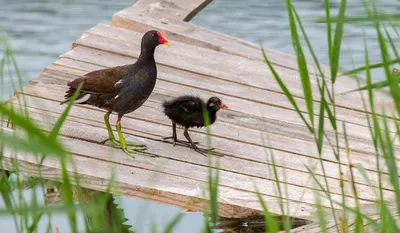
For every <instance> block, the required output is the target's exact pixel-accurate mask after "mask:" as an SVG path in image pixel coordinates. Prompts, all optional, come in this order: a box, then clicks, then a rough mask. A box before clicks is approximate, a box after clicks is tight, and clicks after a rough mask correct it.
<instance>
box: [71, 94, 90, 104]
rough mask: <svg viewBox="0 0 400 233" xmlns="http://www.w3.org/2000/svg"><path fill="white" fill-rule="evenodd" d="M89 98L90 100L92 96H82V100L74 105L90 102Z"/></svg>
mask: <svg viewBox="0 0 400 233" xmlns="http://www.w3.org/2000/svg"><path fill="white" fill-rule="evenodd" d="M89 98H90V94H86V95H84V96H82V97H81V98H79V99H77V100H75V102H74V104H81V103H85V102H86V101H88V99H89Z"/></svg>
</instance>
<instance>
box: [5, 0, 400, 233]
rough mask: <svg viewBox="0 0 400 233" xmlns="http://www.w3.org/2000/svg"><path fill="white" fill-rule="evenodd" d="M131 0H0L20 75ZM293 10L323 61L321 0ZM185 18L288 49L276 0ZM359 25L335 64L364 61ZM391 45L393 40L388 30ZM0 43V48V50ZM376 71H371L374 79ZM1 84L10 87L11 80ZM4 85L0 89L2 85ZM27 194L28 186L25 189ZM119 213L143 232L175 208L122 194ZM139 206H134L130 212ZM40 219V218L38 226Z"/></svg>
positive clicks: (388, 1) (355, 6)
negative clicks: (121, 211) (301, 21)
mask: <svg viewBox="0 0 400 233" xmlns="http://www.w3.org/2000/svg"><path fill="white" fill-rule="evenodd" d="M331 2H332V3H331V8H332V9H333V11H337V9H338V7H339V2H340V1H339V0H334V1H331ZM377 2H379V5H380V7H381V8H382V9H383V10H385V11H388V12H398V11H399V10H400V5H399V4H398V2H397V1H395V0H379V1H377ZM132 3H133V1H131V0H119V1H117V2H113V1H109V0H98V1H94V0H79V1H78V0H65V1H55V0H53V1H45V0H42V1H40V0H18V1H13V0H0V26H1V27H3V28H4V29H5V31H6V32H7V33H8V36H9V40H10V44H11V47H12V48H13V50H14V51H15V53H16V57H17V60H18V64H19V66H20V69H21V71H22V76H23V79H24V82H25V83H26V82H28V81H29V80H30V79H31V78H33V77H34V76H36V75H37V74H39V73H40V72H41V71H42V69H43V68H44V67H45V66H48V65H50V64H51V63H52V62H53V61H54V60H56V59H57V57H58V56H59V55H60V54H61V53H64V52H66V51H68V50H69V49H70V46H71V43H72V42H73V41H74V40H76V39H78V38H79V37H80V35H81V34H82V32H83V31H84V30H87V29H89V28H91V27H93V26H94V25H95V24H97V23H108V22H109V21H110V19H111V15H112V14H113V13H115V12H116V11H118V10H120V9H122V8H124V7H126V6H128V5H130V4H132ZM348 4H349V8H348V11H347V14H348V15H356V14H363V13H364V10H363V8H362V5H361V4H360V2H359V1H358V0H352V1H349V3H348ZM295 5H296V9H297V11H298V13H299V14H300V16H301V17H302V19H304V20H306V21H305V22H304V24H305V27H306V30H307V33H308V36H309V37H310V40H311V42H312V44H313V46H314V49H315V51H316V53H317V55H318V57H319V58H320V59H321V61H322V62H323V63H328V59H327V47H326V45H325V44H326V43H325V41H326V38H325V27H324V25H322V24H315V23H314V22H313V21H312V20H313V19H315V18H319V17H323V16H324V14H325V13H324V4H323V1H322V0H298V1H295ZM191 23H193V24H196V25H200V26H202V27H206V28H209V29H212V30H216V31H219V32H222V33H226V34H229V35H232V36H236V37H239V38H242V39H245V40H248V41H252V42H255V43H258V44H262V45H264V46H265V47H269V48H274V49H277V50H280V51H283V52H287V53H293V49H292V45H291V41H290V32H289V30H288V23H287V15H286V8H285V5H284V1H282V0H247V1H243V0H214V2H213V3H211V4H210V5H209V6H208V7H207V8H205V9H204V10H203V11H202V12H201V13H200V14H199V15H198V16H196V17H195V18H194V19H193V20H192V21H191ZM362 33H363V31H362V29H361V27H359V26H354V25H347V26H346V27H345V30H344V43H343V50H342V54H341V55H342V56H341V64H340V65H341V67H342V68H347V69H351V68H352V63H354V64H355V65H356V66H357V65H362V64H363V56H364V55H363V49H364V47H363V39H362ZM365 33H366V35H367V38H368V40H367V41H368V47H369V51H370V59H371V60H372V61H373V62H378V61H379V53H378V52H379V48H378V44H377V43H376V36H375V32H374V30H372V29H371V28H366V30H365ZM391 34H392V35H393V36H394V37H393V39H394V40H395V43H396V45H399V43H400V40H399V38H398V37H397V36H395V34H394V33H391ZM1 49H2V48H1V47H0V54H2V50H1ZM380 78H381V72H379V71H377V72H375V73H374V79H380ZM5 85H6V86H7V87H9V88H11V85H10V82H7V80H6V83H5ZM5 89H8V88H0V90H5ZM10 93H12V90H11V89H8V90H5V91H3V92H2V93H0V99H1V98H3V99H5V98H7V97H8V96H9V94H10ZM27 195H29V193H27ZM120 201H121V202H122V205H123V207H125V211H126V214H127V216H128V218H129V219H130V224H132V225H133V226H134V227H135V229H136V230H137V232H150V231H149V226H150V223H151V222H152V221H155V222H157V224H158V225H159V229H162V227H163V226H164V225H165V224H166V223H167V222H168V221H169V220H170V219H171V218H172V217H173V216H174V215H175V214H176V213H177V212H178V211H179V209H178V208H175V207H171V206H166V205H158V204H154V203H148V202H143V201H139V200H135V199H129V198H121V200H120ZM138 209H139V210H141V211H140V213H138V212H136V211H137V210H138ZM10 220H11V219H6V218H3V217H2V218H0V224H1V225H2V232H3V230H5V229H6V230H5V232H10V233H12V232H14V227H13V223H12V221H10ZM54 223H56V224H58V225H59V226H61V232H68V227H67V225H66V223H67V222H66V218H65V217H64V216H57V217H55V218H54ZM44 224H45V223H43V226H44ZM201 224H202V217H201V214H198V213H190V214H187V215H185V218H184V219H183V221H182V222H181V223H180V224H179V226H178V228H177V230H176V231H175V232H177V233H180V232H182V233H187V232H193V229H200V226H201Z"/></svg>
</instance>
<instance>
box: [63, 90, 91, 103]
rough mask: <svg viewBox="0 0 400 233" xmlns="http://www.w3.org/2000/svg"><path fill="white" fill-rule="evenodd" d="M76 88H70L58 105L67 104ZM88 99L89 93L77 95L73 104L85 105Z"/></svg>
mask: <svg viewBox="0 0 400 233" xmlns="http://www.w3.org/2000/svg"><path fill="white" fill-rule="evenodd" d="M75 90H76V88H70V89H69V90H68V91H67V93H66V94H65V96H64V98H65V100H64V101H62V102H61V103H60V104H61V105H62V104H65V103H67V102H69V101H70V100H71V98H72V95H73V94H74V92H75ZM89 98H90V94H89V93H82V92H81V93H79V94H78V96H77V97H76V99H75V101H74V104H84V103H86V101H88V100H89Z"/></svg>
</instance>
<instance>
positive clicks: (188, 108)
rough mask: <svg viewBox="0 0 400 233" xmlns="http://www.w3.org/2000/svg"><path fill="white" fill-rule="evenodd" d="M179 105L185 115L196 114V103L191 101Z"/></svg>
mask: <svg viewBox="0 0 400 233" xmlns="http://www.w3.org/2000/svg"><path fill="white" fill-rule="evenodd" d="M180 103H181V104H180V105H179V106H180V107H181V110H182V111H184V112H186V113H194V112H197V110H198V109H197V108H196V103H195V102H194V101H193V100H186V101H182V102H180Z"/></svg>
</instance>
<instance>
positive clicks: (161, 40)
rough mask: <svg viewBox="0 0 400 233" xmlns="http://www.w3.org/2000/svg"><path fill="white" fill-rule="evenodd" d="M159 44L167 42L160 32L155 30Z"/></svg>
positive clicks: (166, 43)
mask: <svg viewBox="0 0 400 233" xmlns="http://www.w3.org/2000/svg"><path fill="white" fill-rule="evenodd" d="M157 35H158V38H159V42H160V44H164V45H169V42H168V41H167V40H166V39H165V38H164V37H163V36H162V35H161V33H160V32H157Z"/></svg>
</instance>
